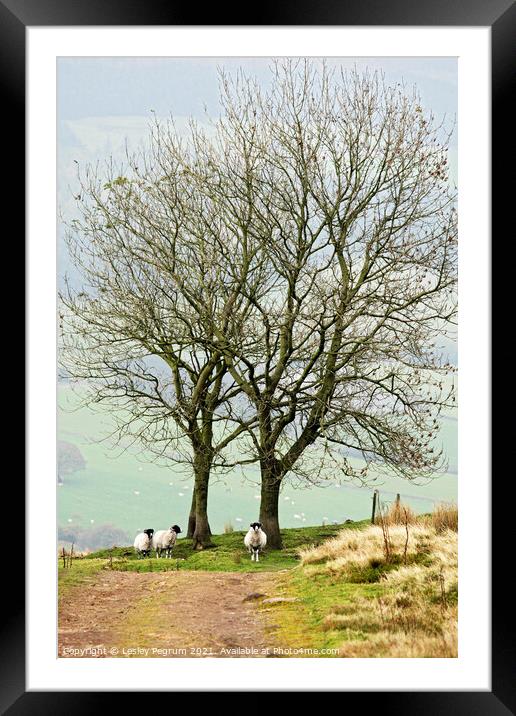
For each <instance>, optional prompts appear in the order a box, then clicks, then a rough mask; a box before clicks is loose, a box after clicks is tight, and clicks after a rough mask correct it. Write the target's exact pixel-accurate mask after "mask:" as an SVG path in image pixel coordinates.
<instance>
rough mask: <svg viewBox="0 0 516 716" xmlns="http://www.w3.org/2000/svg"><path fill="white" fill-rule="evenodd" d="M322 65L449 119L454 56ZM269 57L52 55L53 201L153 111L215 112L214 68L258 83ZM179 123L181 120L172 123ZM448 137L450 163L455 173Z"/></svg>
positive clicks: (135, 132)
mask: <svg viewBox="0 0 516 716" xmlns="http://www.w3.org/2000/svg"><path fill="white" fill-rule="evenodd" d="M327 62H328V63H329V64H330V65H337V66H343V67H349V68H352V67H353V66H355V65H356V66H357V68H358V69H359V70H360V69H364V68H366V67H368V68H370V69H380V70H382V71H383V72H384V73H385V77H386V80H387V82H388V83H396V82H401V81H404V82H405V84H406V85H407V86H408V87H409V88H410V89H411V88H412V87H413V86H414V85H416V86H417V88H418V90H419V92H420V94H421V99H422V104H423V105H424V106H425V107H426V108H429V109H432V110H433V112H434V114H435V116H436V118H437V119H441V118H443V117H444V116H446V117H447V118H448V122H447V123H448V124H451V123H453V121H454V117H455V115H456V111H457V110H456V107H457V61H456V59H455V58H421V57H417V58H358V59H355V58H342V59H335V58H333V59H330V60H327ZM269 66H270V59H269V58H220V57H219V58H213V59H212V58H194V59H192V58H179V59H178V58H130V57H129V58H124V57H119V58H81V57H63V58H59V60H58V66H57V79H58V83H57V86H58V148H59V150H58V151H59V157H58V159H59V165H58V167H59V188H60V202H61V203H62V204H63V203H64V204H67V203H68V197H67V194H68V192H67V191H66V189H67V185H68V184H69V183H73V177H74V176H75V172H76V166H75V165H74V161H73V160H74V159H76V160H77V161H79V162H80V163H82V162H89V161H95V160H97V159H102V158H105V157H106V155H109V154H110V153H113V154H115V155H116V154H117V153H119V152H120V151H121V150H122V149H123V147H124V143H125V141H126V139H127V141H128V142H129V143H130V144H131V145H136V144H138V143H139V142H140V141H141V140H142V139H143V138H144V136H145V134H146V132H147V126H148V122H149V119H150V117H151V111H154V112H155V113H156V114H157V115H158V116H160V117H167V116H169V115H173V116H174V117H176V118H186V117H188V116H194V117H196V118H198V119H202V118H203V115H204V106H205V105H206V107H207V109H208V111H209V113H210V114H212V115H216V114H217V113H218V80H217V68H218V67H224V68H225V69H226V70H228V71H232V70H236V69H237V68H238V67H243V68H244V69H245V70H246V71H247V72H248V73H250V74H253V75H255V76H256V78H257V79H258V81H259V82H260V84H263V85H266V84H267V83H268V81H269V79H270V73H269ZM180 124H181V122H180ZM456 147H457V144H456V136H454V137H453V140H452V145H451V152H450V166H451V171H452V175H453V177H454V178H455V177H456Z"/></svg>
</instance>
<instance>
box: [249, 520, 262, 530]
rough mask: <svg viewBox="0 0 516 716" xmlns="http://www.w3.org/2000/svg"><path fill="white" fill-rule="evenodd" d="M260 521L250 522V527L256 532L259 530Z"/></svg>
mask: <svg viewBox="0 0 516 716" xmlns="http://www.w3.org/2000/svg"><path fill="white" fill-rule="evenodd" d="M261 528H262V523H261V522H251V529H252V530H254V531H255V532H258V530H261Z"/></svg>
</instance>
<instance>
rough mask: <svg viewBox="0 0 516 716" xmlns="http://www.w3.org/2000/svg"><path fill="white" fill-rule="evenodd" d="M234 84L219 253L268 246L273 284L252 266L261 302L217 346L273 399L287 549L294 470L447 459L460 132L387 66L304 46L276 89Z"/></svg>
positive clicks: (257, 405)
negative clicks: (323, 61)
mask: <svg viewBox="0 0 516 716" xmlns="http://www.w3.org/2000/svg"><path fill="white" fill-rule="evenodd" d="M222 90H223V93H222V104H223V110H224V111H223V113H222V117H221V119H220V120H219V121H218V122H217V123H216V125H215V139H214V140H213V141H209V138H208V137H207V136H203V138H202V141H200V140H199V141H197V147H198V157H199V158H200V160H201V163H202V164H204V165H211V166H212V167H213V169H212V170H211V171H210V173H209V175H206V176H205V177H204V181H203V184H204V190H203V191H204V193H205V195H206V196H208V197H209V200H210V203H213V204H214V205H216V206H217V214H218V216H219V218H220V221H221V223H223V224H224V226H225V227H227V228H228V231H231V230H232V231H233V234H234V237H233V240H232V241H231V242H230V243H228V244H223V245H222V246H221V247H220V252H219V256H218V260H219V262H220V263H224V262H225V264H226V265H227V266H233V267H234V266H235V263H238V262H239V261H241V259H242V258H243V257H244V256H245V251H246V250H249V247H252V250H253V251H254V253H255V255H256V256H259V257H260V262H261V264H262V265H263V266H264V268H263V270H262V272H261V276H262V277H263V279H264V280H265V282H266V288H267V290H261V291H260V293H259V294H258V293H257V292H256V291H255V289H254V287H248V286H247V285H246V283H245V281H244V282H242V281H239V282H238V291H239V292H240V293H241V294H243V295H244V296H245V298H246V299H247V301H245V302H244V303H243V304H241V305H242V306H245V314H239V313H238V312H236V311H233V312H232V320H231V322H230V323H228V324H227V325H226V328H225V329H223V328H220V327H219V326H215V327H214V333H213V335H214V338H215V340H214V341H213V343H212V344H211V345H212V346H213V347H217V348H218V349H220V350H221V352H222V353H223V355H224V357H225V360H226V363H227V369H228V372H229V374H230V375H231V377H232V378H233V380H234V382H235V384H236V385H237V386H239V387H240V389H241V390H242V394H243V396H244V397H245V400H246V401H247V402H248V404H249V410H248V411H247V413H249V411H252V410H254V411H255V413H256V421H254V422H252V424H251V425H250V426H249V429H248V432H249V435H250V438H251V442H250V444H249V445H248V447H249V451H250V452H249V456H250V459H251V458H254V459H257V460H259V463H260V466H261V477H262V492H261V509H260V521H261V522H262V523H263V524H264V529H265V531H266V532H267V535H268V539H269V544H270V545H271V546H272V547H280V546H281V537H280V532H279V521H278V499H279V491H280V487H281V483H282V481H283V479H284V477H285V476H287V475H290V476H293V475H297V476H298V477H300V478H301V479H303V480H311V481H313V482H315V481H316V480H318V479H319V478H321V477H322V476H323V474H324V471H325V469H326V474H328V470H327V468H328V466H329V465H332V466H333V469H334V470H335V469H337V470H338V471H339V472H340V474H342V475H344V476H346V477H358V478H359V479H362V480H364V479H366V477H367V474H368V472H369V468H370V467H371V466H372V465H374V466H375V467H376V468H378V466H379V465H380V464H381V465H382V466H383V467H384V468H388V469H390V470H394V471H395V472H396V473H398V474H399V475H401V476H402V477H405V478H407V479H409V480H411V479H415V478H417V477H421V476H423V475H426V476H431V475H432V474H434V473H435V471H436V469H437V468H438V467H439V463H440V459H441V455H440V453H438V452H435V453H434V451H433V448H432V438H433V436H434V435H435V433H436V431H437V429H438V415H439V411H440V410H441V408H442V407H443V406H444V405H449V404H451V403H452V402H453V400H454V397H453V394H452V391H451V390H449V389H448V390H447V389H446V388H445V387H444V384H443V374H446V373H448V372H449V371H450V370H451V366H450V365H449V364H448V363H447V362H446V360H445V359H443V358H442V357H441V355H440V352H439V350H437V349H436V348H435V341H436V340H438V339H439V337H441V336H443V335H444V334H445V333H446V332H447V330H449V329H450V328H453V321H454V316H455V303H456V295H455V289H456V239H457V235H456V211H455V195H454V192H453V191H452V190H451V189H450V188H449V183H448V168H447V156H446V154H447V142H448V140H449V136H448V135H446V134H445V133H444V132H443V127H442V126H440V125H436V123H435V121H434V118H433V117H432V116H431V115H428V114H427V113H425V112H424V111H423V109H422V107H421V104H420V100H419V98H418V96H417V94H416V93H415V92H414V93H412V94H409V93H407V91H406V89H405V88H404V87H403V86H401V85H397V86H394V87H388V86H386V85H385V84H384V82H383V79H382V78H381V77H379V76H378V75H376V74H374V75H370V74H368V73H366V74H364V75H360V74H358V73H357V72H351V73H344V72H342V73H340V74H337V75H335V74H333V73H331V72H329V71H328V70H327V69H326V68H324V67H323V68H320V69H317V67H316V66H315V65H314V64H312V63H310V62H308V61H305V62H292V61H287V62H285V63H282V64H277V65H276V66H275V68H274V76H273V82H272V88H271V89H270V90H269V91H267V92H263V91H262V89H261V88H260V87H259V86H258V85H257V84H256V83H254V82H253V81H252V80H250V79H248V78H246V77H244V76H243V75H242V74H240V75H238V76H237V77H236V78H235V79H230V78H228V77H225V76H223V77H222ZM240 274H241V272H240ZM240 274H239V275H240ZM226 278H227V276H226ZM217 292H218V293H219V294H220V295H224V294H227V280H226V281H225V284H224V286H219V288H218V289H217ZM242 326H245V328H244V329H242ZM310 446H313V448H312V449H311V450H307V448H308V447H310ZM350 451H357V452H358V454H359V455H360V456H361V457H362V458H363V459H364V460H365V467H363V468H362V467H361V468H360V469H359V470H356V469H353V467H352V464H351V462H350V461H349V459H348V456H349V453H350ZM330 458H331V460H330Z"/></svg>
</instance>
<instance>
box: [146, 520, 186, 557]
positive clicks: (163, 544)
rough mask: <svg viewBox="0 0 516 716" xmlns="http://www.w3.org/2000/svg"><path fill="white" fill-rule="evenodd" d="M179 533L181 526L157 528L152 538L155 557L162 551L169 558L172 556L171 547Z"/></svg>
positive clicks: (159, 555)
mask: <svg viewBox="0 0 516 716" xmlns="http://www.w3.org/2000/svg"><path fill="white" fill-rule="evenodd" d="M180 533H181V528H180V527H178V526H177V525H173V526H172V527H171V528H170V529H169V530H158V531H157V532H155V533H154V537H153V538H152V547H153V549H155V550H156V557H157V558H158V559H159V558H160V557H161V555H162V553H163V552H165V553H166V556H167V557H168V558H170V557H171V556H172V547H173V546H174V545H175V543H176V540H177V535H178V534H180Z"/></svg>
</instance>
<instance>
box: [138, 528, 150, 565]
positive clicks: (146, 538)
mask: <svg viewBox="0 0 516 716" xmlns="http://www.w3.org/2000/svg"><path fill="white" fill-rule="evenodd" d="M153 534H154V530H152V529H148V530H143V532H140V533H139V534H137V535H136V537H135V539H134V549H135V550H136V554H137V555H138V559H140V558H141V557H148V556H149V555H150V551H151V546H152V535H153Z"/></svg>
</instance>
